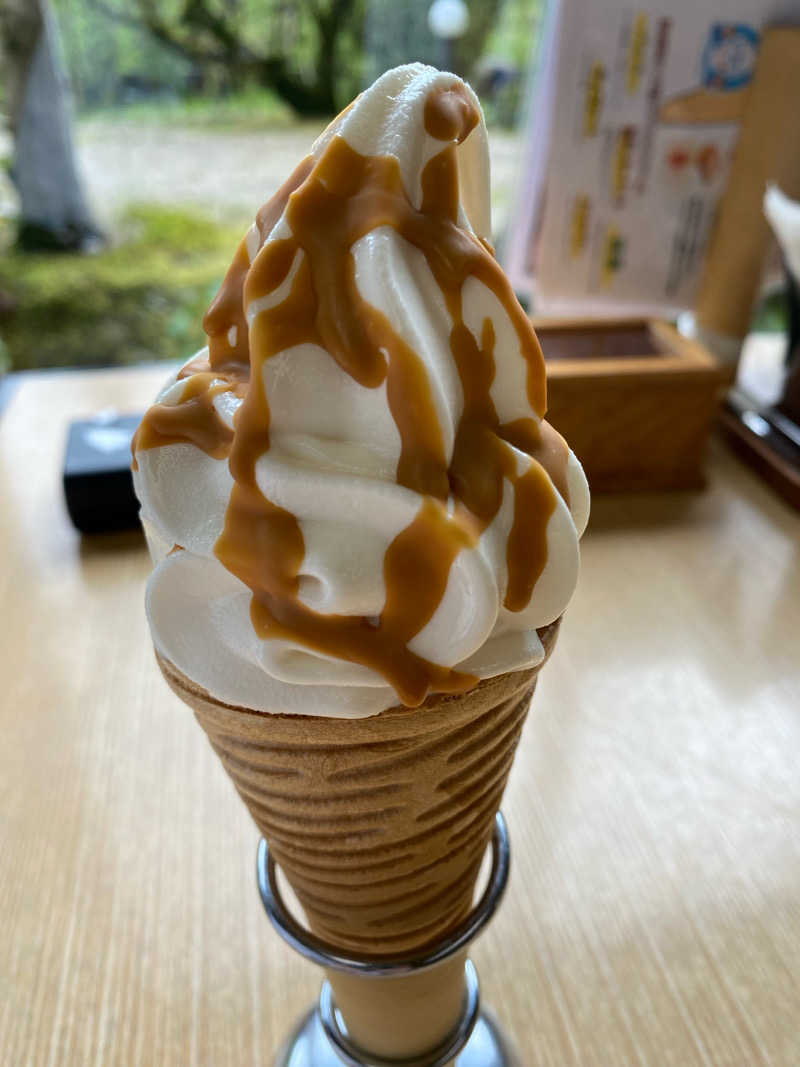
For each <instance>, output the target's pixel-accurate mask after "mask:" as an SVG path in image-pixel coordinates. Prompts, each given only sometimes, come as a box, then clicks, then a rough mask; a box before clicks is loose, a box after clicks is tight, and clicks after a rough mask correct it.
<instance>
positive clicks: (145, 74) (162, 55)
mask: <svg viewBox="0 0 800 1067" xmlns="http://www.w3.org/2000/svg"><path fill="white" fill-rule="evenodd" d="M53 4H54V8H55V11H56V14H57V17H58V22H59V28H60V30H61V42H62V47H63V49H64V55H65V59H66V63H67V69H68V71H69V75H70V82H71V85H72V92H73V95H74V97H75V103H76V106H77V108H78V110H79V111H81V110H84V109H87V108H98V107H108V106H110V105H112V104H119V103H121V102H123V93H124V87H125V81H126V79H132V80H139V79H146V80H147V82H148V83H150V84H151V85H152V86H153V87H158V88H160V90H161V91H162V93H166V94H172V95H173V96H175V95H177V94H182V93H183V92H184V91H185V87H186V83H187V78H188V76H189V73H190V70H191V64H190V63H189V62H188V60H186V59H184V58H182V57H181V56H178V55H176V54H175V53H174V52H172V51H171V50H170V49H168V48H165V47H164V45H162V44H160V43H159V42H158V41H157V40H155V39H154V38H153V37H152V36H150V35H149V34H148V33H147V32H146V31H144V30H140V29H135V28H134V27H131V26H126V25H122V24H120V23H117V22H113V21H111V20H110V19H108V18H106V17H104V16H103V15H102V14H100V13H98V12H97V11H96V10H94V9H93V8H92V7H91V5H90V3H89V2H88V0H53Z"/></svg>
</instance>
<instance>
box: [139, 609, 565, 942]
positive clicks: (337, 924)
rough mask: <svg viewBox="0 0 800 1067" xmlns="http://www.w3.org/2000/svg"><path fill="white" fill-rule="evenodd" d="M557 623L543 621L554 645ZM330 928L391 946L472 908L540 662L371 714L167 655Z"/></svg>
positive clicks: (428, 935)
mask: <svg viewBox="0 0 800 1067" xmlns="http://www.w3.org/2000/svg"><path fill="white" fill-rule="evenodd" d="M557 631H558V622H556V623H553V624H552V625H551V626H549V627H547V628H546V629H543V630H542V631H540V636H541V639H542V642H543V644H544V647H545V653H546V655H547V654H549V652H550V650H551V649H552V646H553V644H554V643H555V638H556V635H557ZM159 664H160V667H161V670H162V672H163V673H164V676H165V678H166V680H167V682H168V683H169V685H170V686H171V687H172V689H173V690H174V691H175V692H176V693H177V695H178V696H179V697H180V698H181V699H182V700H183V701H184V702H185V703H186V704H188V705H189V706H190V707H191V708H192V709H193V710H194V712H195V715H196V717H197V719H198V721H199V722H200V724H201V725H202V727H203V729H204V730H205V731H206V733H207V734H208V737H209V740H210V741H211V744H212V745H213V747H214V749H215V751H216V752H217V754H218V755H219V757H220V759H221V760H222V763H223V765H224V767H225V769H226V771H227V772H228V774H229V775H230V776H231V778H232V779H233V782H234V784H235V786H236V788H237V790H238V792H239V794H240V795H241V797H242V799H243V800H244V802H245V804H246V805H247V807H248V809H249V810H250V813H251V815H252V816H253V819H254V820H255V822H256V825H257V826H258V828H259V830H260V831H261V832H262V834H263V835H264V836H265V837H266V838H267V840H268V841H269V844H270V848H271V850H272V852H273V854H274V856H275V858H276V860H277V861H278V863H279V864H280V866H281V868H282V869H283V871H284V873H285V874H286V876H287V878H288V879H289V882H290V883H291V885H292V888H293V889H294V891H295V893H296V894H297V897H298V899H299V901H300V903H301V904H302V906H303V908H304V910H305V912H306V915H307V917H308V921H309V924H310V926H311V928H312V930H313V931H314V933H316V934H317V935H318V936H320V937H323V938H325V939H326V940H328V941H331V942H333V943H334V944H336V945H337V946H338V947H340V948H342V949H347V950H351V951H355V952H359V953H366V954H370V955H376V954H377V955H380V954H384V955H385V954H393V953H397V952H401V951H405V950H407V949H412V948H414V949H416V948H419V947H423V946H424V945H426V944H429V943H431V942H433V941H435V940H436V939H438V938H439V937H441V935H442V934H443V933H445V932H446V931H447V930H448V929H449V928H451V927H452V926H454V925H455V924H456V923H457V922H458V921H459V920H460V919H462V918H463V917H464V915H465V914H466V913H467V912H468V911H469V908H470V905H471V902H472V896H473V890H474V885H475V880H476V878H477V874H478V869H479V867H480V864H481V859H482V857H483V853H484V851H485V848H486V845H487V843H488V841H489V838H490V836H491V830H492V823H493V820H494V816H495V813H496V812H497V810H498V807H499V805H500V800H501V798H502V795H503V790H504V788H505V785H506V781H507V778H508V773H509V771H510V769H511V763H512V760H513V757H514V751H515V748H516V744H517V740H518V739H519V735H520V731H521V729H522V725H523V722H524V720H525V716H526V714H527V710H528V704H529V701H530V698H531V694H532V692H533V689H534V686H535V684H536V679H537V675H538V671H539V670H540V667H536V668H534V669H530V670H524V671H513V672H510V673H507V674H502V675H498V676H497V677H493V678H487V679H485V680H483V681H481V682H480V683H479V684H478V685H477V686H476V687H475V688H474V689H473V690H471V691H470V692H468V693H465V694H462V695H457V696H449V695H433V696H430V697H429V698H428V699H427V700H426V701H425V702H424V703H423V704H422V705H421V706H420V707H418V708H405V707H395V708H390V709H388V710H387V711H384V712H382V713H380V714H379V715H373V716H370V717H367V718H361V719H352V718H350V719H339V718H324V717H319V716H304V715H270V714H262V713H258V712H252V711H248V710H246V709H243V708H234V707H229V706H226V705H224V704H221V703H219V702H218V701H216V700H215V699H214V698H213V697H212V696H211V695H210V694H209V693H207V692H205V691H204V690H202V689H200V688H199V687H198V686H196V685H194V684H193V683H192V681H191V680H190V679H188V678H186V677H185V676H184V675H182V674H181V673H180V671H178V670H177V668H175V667H174V666H173V665H172V664H171V663H169V662H167V661H166V660H164V659H162V658H161V657H159Z"/></svg>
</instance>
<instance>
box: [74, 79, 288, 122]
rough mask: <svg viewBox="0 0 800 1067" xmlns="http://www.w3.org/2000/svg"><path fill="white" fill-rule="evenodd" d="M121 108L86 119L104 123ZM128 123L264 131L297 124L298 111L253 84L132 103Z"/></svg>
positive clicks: (95, 111) (126, 116) (127, 112)
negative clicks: (211, 93) (226, 90)
mask: <svg viewBox="0 0 800 1067" xmlns="http://www.w3.org/2000/svg"><path fill="white" fill-rule="evenodd" d="M119 114H120V112H119V109H118V108H98V109H93V110H92V111H90V112H87V113H86V117H85V120H82V121H87V122H94V120H95V119H99V120H101V121H103V122H105V121H108V120H113V119H114V118H115V117H117V116H119ZM124 119H125V122H141V123H146V124H148V125H150V124H163V125H165V126H182V127H191V128H194V129H214V130H231V131H235V130H239V131H245V130H263V129H287V128H289V127H292V126H297V123H298V119H297V116H296V115H295V114H294V112H293V111H292V110H291V109H290V108H289V107H288V106H287V105H286V104H284V103H283V101H282V100H279V99H278V97H277V96H275V94H274V93H272V92H270V91H269V90H268V89H260V88H258V87H257V86H250V87H248V88H246V89H242V90H240V91H238V92H233V93H226V94H225V95H224V96H208V95H202V96H184V97H171V98H170V99H167V100H164V99H155V100H142V101H139V102H137V103H132V104H128V105H127V106H126V107H125V113H124Z"/></svg>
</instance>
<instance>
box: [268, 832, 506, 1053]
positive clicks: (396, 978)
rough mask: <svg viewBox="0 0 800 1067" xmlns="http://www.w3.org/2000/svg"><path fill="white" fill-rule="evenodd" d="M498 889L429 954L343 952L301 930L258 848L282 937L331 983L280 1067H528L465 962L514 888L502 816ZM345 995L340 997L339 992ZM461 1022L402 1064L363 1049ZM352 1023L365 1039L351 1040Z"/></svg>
mask: <svg viewBox="0 0 800 1067" xmlns="http://www.w3.org/2000/svg"><path fill="white" fill-rule="evenodd" d="M491 849H492V865H491V871H490V873H489V879H488V882H487V885H486V888H485V890H484V891H483V894H482V895H481V898H480V900H479V902H478V903H477V905H476V906H475V907H474V908H473V910H472V911H471V912H470V914H469V915H468V916H467V918H466V919H465V920H464V921H463V922H462V923H461V924H460V925H459V926H458V927H457V928H456V929H455V930H454V931H453V932H452V933H450V934H449V935H448V936H446V937H444V938H442V939H441V940H440V941H439V942H438V943H437V944H436V945H434V946H433V947H432V948H430V949H429V950H427V951H426V952H424V953H420V952H416V953H415V952H408V953H405V954H403V955H400V956H396V957H394V958H370V957H369V956H352V955H349V954H345V953H342V952H340V951H339V950H338V949H337V948H336V947H335V946H333V945H330V944H327V943H326V942H324V941H322V940H320V939H319V938H317V937H314V935H313V934H312V933H311V932H310V931H308V930H306V929H305V928H304V927H302V926H301V925H300V924H299V923H298V922H297V921H296V920H295V919H294V918H293V917H292V915H291V914H290V913H289V911H288V909H287V907H286V905H285V904H284V902H283V899H282V897H281V894H280V890H279V888H278V884H277V878H276V867H275V860H274V857H273V856H272V855H271V854H270V851H269V846H268V844H267V842H266V840H265V839H264V838H262V839H261V842H260V844H259V847H258V864H257V874H258V887H259V891H260V893H261V899H262V901H263V903H264V908H265V910H266V912H267V915H268V916H269V918H270V921H271V922H272V924H273V926H274V927H275V929H276V930H277V931H278V933H279V934H280V935H281V937H282V938H283V939H284V940H285V941H286V942H287V944H289V945H290V946H291V947H292V948H293V949H295V951H297V952H299V953H300V955H301V956H304V957H305V958H306V959H308V960H310V961H311V962H312V963H316V964H318V965H319V966H320V967H322V968H324V970H325V972H326V974H327V975H328V977H327V978H326V979H325V981H324V982H323V985H322V990H321V993H320V997H319V1003H318V1004H317V1005H315V1006H314V1007H312V1008H311V1010H310V1011H309V1012H308V1013H307V1014H306V1015H305V1016H304V1017H303V1018H302V1019H301V1020H300V1022H299V1023H298V1024H297V1026H296V1027H295V1029H294V1031H293V1033H292V1034H291V1036H290V1037H289V1038H288V1039H287V1041H286V1044H285V1045H284V1047H283V1049H282V1050H281V1051H280V1052H279V1054H278V1057H277V1059H276V1060H275V1067H342V1064H346V1065H347V1067H447V1065H453V1067H519V1061H518V1060H517V1059H516V1057H515V1056H514V1054H513V1052H512V1051H511V1049H510V1047H509V1045H508V1043H507V1041H506V1040H505V1038H504V1037H503V1035H502V1033H501V1031H500V1029H499V1028H498V1025H497V1023H496V1022H495V1021H494V1019H493V1018H492V1017H491V1015H488V1014H486V1013H485V1012H483V1011H481V1007H480V993H479V985H478V975H477V972H476V970H475V966H474V964H473V963H472V961H471V960H470V959H467V958H466V952H467V948H468V946H469V945H470V943H471V942H472V941H473V940H474V939H475V938H476V937H477V936H478V934H480V933H481V931H482V930H483V928H484V927H485V926H486V924H487V923H488V922H489V921H490V920H491V918H492V916H493V915H494V913H495V911H496V910H497V908H498V905H499V904H500V901H501V899H502V896H503V893H504V891H505V888H506V884H507V882H508V873H509V865H510V851H509V841H508V832H507V830H506V825H505V821H504V819H503V817H502V815H501V814H500V813H499V812H498V813H497V815H496V816H495V824H494V834H493V837H492V843H491ZM334 984H335V985H336V994H334V992H333V985H334ZM454 1006H456V1007H457V1015H456V1016H455V1022H454V1023H453V1025H452V1027H451V1028H450V1030H449V1031H448V1032H447V1033H446V1035H445V1037H444V1038H443V1039H442V1040H440V1041H439V1042H438V1043H437V1044H436V1045H435V1046H433V1047H432V1048H430V1049H429V1050H428V1051H426V1052H422V1053H420V1054H419V1055H415V1056H410V1057H405V1058H403V1059H398V1058H397V1057H391V1058H387V1057H385V1056H381V1055H379V1054H378V1055H376V1054H375V1053H373V1052H371V1051H370V1049H369V1048H368V1047H367V1045H366V1044H364V1042H365V1040H366V1041H368V1042H370V1044H373V1047H374V1044H375V1043H378V1044H380V1043H381V1042H385V1041H386V1036H387V1033H386V1031H387V1030H388V1031H390V1037H391V1036H392V1034H400V1033H402V1032H403V1031H404V1030H406V1031H407V1028H408V1027H409V1026H410V1027H415V1028H417V1030H419V1028H420V1027H421V1029H422V1030H423V1031H425V1030H426V1029H428V1028H429V1027H430V1026H431V1025H433V1027H434V1028H439V1026H440V1023H441V1017H442V1015H444V1016H448V1015H452V1014H453V1008H454ZM345 1019H349V1020H350V1025H351V1026H353V1027H354V1028H356V1029H357V1031H358V1033H359V1035H360V1042H356V1040H355V1039H354V1036H353V1035H351V1033H350V1031H349V1029H348V1024H347V1022H346V1021H345Z"/></svg>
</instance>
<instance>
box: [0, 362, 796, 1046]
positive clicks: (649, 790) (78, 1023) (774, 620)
mask: <svg viewBox="0 0 800 1067" xmlns="http://www.w3.org/2000/svg"><path fill="white" fill-rule="evenodd" d="M163 375H164V369H163V367H162V368H155V369H153V368H147V369H139V370H134V371H111V372H86V373H73V374H52V375H41V376H32V377H30V378H28V379H25V380H24V381H23V382H22V383H21V384H20V385H19V387H18V388H17V390H16V391H15V393H14V395H13V396H12V398H11V401H10V403H9V404H8V406H7V407H6V410H5V411H4V412H3V414H2V415H0V501H1V503H0V547H1V548H2V552H1V553H0V593H1V594H2V616H1V618H2V634H3V636H2V647H1V648H0V657H1V658H0V665H1V666H0V669H1V670H2V674H1V675H0V677H2V698H0V699H1V701H2V703H1V704H0V1064H2V1065H3V1067H20V1065H28V1064H35V1065H42V1067H86V1065H103V1067H105V1065H111V1064H119V1065H124V1067H136V1065H143V1067H150V1065H154V1067H185V1065H195V1064H197V1065H208V1067H234V1065H235V1067H254V1065H263V1067H269V1065H271V1063H272V1055H273V1053H274V1051H275V1049H276V1046H277V1045H278V1043H279V1041H280V1039H281V1037H282V1036H283V1035H284V1034H285V1033H286V1031H287V1029H288V1028H289V1026H290V1025H291V1024H292V1022H293V1021H294V1019H295V1017H296V1016H297V1015H298V1014H299V1013H300V1012H301V1011H302V1010H303V1009H305V1008H306V1007H307V1006H308V1004H309V1003H310V1001H311V999H312V998H313V997H314V996H315V995H316V992H317V989H318V984H319V976H318V974H317V973H315V969H314V968H313V967H312V966H311V965H310V964H306V963H304V962H303V961H302V960H300V959H299V958H298V957H297V956H295V955H294V953H292V952H291V951H290V950H289V949H288V948H287V947H286V946H284V944H283V943H282V942H281V941H280V940H279V939H278V937H277V936H276V935H275V934H274V933H273V932H272V931H271V929H270V928H269V925H268V923H267V920H266V918H265V916H264V914H263V912H262V910H261V905H260V902H259V899H258V895H257V892H256V888H255V880H254V863H255V848H256V841H257V832H256V830H255V828H254V827H253V825H252V824H251V822H250V819H249V816H248V815H247V812H246V810H245V808H244V806H243V805H242V804H241V802H240V801H239V800H238V798H237V797H236V795H235V793H234V790H233V787H232V785H231V784H230V782H229V781H228V779H227V777H226V776H225V774H224V772H223V769H222V767H221V766H220V765H219V764H218V761H217V759H216V757H215V756H214V755H213V753H212V751H211V749H210V747H209V745H208V742H207V741H206V739H205V736H204V735H203V733H202V731H201V730H200V728H199V727H198V726H197V724H196V723H195V721H194V719H193V717H192V714H191V712H190V711H188V710H187V709H186V708H185V707H184V706H183V705H182V704H180V703H179V701H178V700H177V699H176V698H175V697H174V696H173V695H172V694H171V693H170V692H169V690H168V689H167V687H166V685H165V684H164V682H163V681H162V679H161V676H160V675H159V673H158V671H157V669H156V665H155V663H154V660H153V655H152V651H151V645H150V641H149V637H148V632H147V627H146V624H145V619H144V613H143V606H142V597H143V589H144V582H145V579H146V577H147V574H148V570H149V564H148V558H147V555H146V552H145V548H144V545H143V543H142V541H141V539H140V538H139V537H136V536H131V537H116V538H109V539H106V540H102V539H101V540H92V541H89V540H85V541H83V542H82V541H81V539H80V538H79V537H78V535H77V534H76V533H75V532H74V530H73V529H72V528H71V527H70V525H69V522H68V520H67V516H66V512H65V508H64V504H63V501H62V497H61V487H60V475H61V464H62V457H63V449H64V442H65V433H66V426H67V422H68V420H69V419H71V418H74V417H77V416H80V415H86V414H89V413H92V412H95V411H97V410H98V409H100V408H104V407H108V406H115V407H117V408H119V409H120V410H126V411H136V410H140V409H141V408H142V407H143V406H144V405H145V404H146V402H147V401H148V399H149V398H150V397H151V396H152V394H153V393H154V392H155V389H156V386H157V385H158V383H159V382H160V381H161V379H162V377H163ZM709 469H710V488H709V489H708V491H706V492H704V493H696V494H672V495H669V494H664V495H655V494H654V495H640V496H630V497H615V498H604V499H601V498H598V499H597V500H596V502H595V506H594V515H593V520H592V524H591V527H590V530H589V532H588V534H587V536H586V538H585V540H584V547H583V572H582V576H581V581H580V586H579V590H578V592H577V594H576V596H575V599H574V601H573V604H572V606H571V607H570V610H569V612H568V615H567V618H566V621H565V624H564V627H563V630H562V636H561V638H560V641H559V647H558V648H557V650H556V653H555V655H554V657H553V660H552V662H551V663H550V664H549V665H548V667H547V669H546V670H545V671H544V674H543V678H542V681H541V683H540V687H539V690H538V692H537V694H536V698H535V701H534V713H533V714H532V715H531V717H530V718H529V720H528V723H527V726H526V729H525V734H524V737H523V741H522V744H521V748H520V751H519V754H518V757H517V761H516V764H515V767H514V771H513V774H512V778H511V784H510V787H509V790H508V792H507V795H506V798H505V801H504V805H503V807H504V811H505V813H506V816H507V818H508V823H509V827H510V831H511V838H512V847H513V869H512V880H511V886H510V889H509V892H508V896H507V898H506V900H505V902H504V905H503V907H502V909H501V911H500V914H499V916H498V917H497V918H496V919H495V921H494V922H493V923H492V925H491V926H490V928H489V929H488V931H487V932H486V933H485V934H484V936H483V938H482V939H481V941H480V942H479V943H478V944H477V945H476V946H475V949H474V953H473V955H474V958H475V960H476V962H477V964H478V968H479V971H480V974H481V978H482V984H483V991H484V994H485V997H486V999H487V1001H489V1002H490V1003H491V1004H492V1005H493V1007H494V1009H495V1011H496V1013H497V1015H499V1017H500V1019H501V1020H502V1022H503V1023H505V1024H506V1025H507V1026H508V1027H509V1028H510V1029H511V1030H512V1032H513V1034H514V1035H515V1038H516V1042H517V1044H518V1046H519V1049H520V1052H521V1056H522V1062H523V1064H524V1067H532V1065H538V1064H548V1065H554V1067H555V1065H558V1067H560V1065H570V1064H597V1065H602V1067H608V1065H610V1067H615V1065H618V1064H619V1065H626V1064H651V1065H658V1067H662V1065H663V1067H667V1065H676V1067H691V1065H694V1064H698V1065H700V1064H704V1065H709V1064H713V1065H723V1064H724V1065H728V1064H730V1065H736V1067H739V1065H741V1067H751V1065H759V1064H772V1065H775V1067H779V1065H782V1067H790V1065H795V1064H799V1063H800V987H799V985H798V982H799V978H798V975H799V974H800V825H799V824H798V818H800V760H799V758H798V757H799V756H800V682H799V681H798V677H799V673H800V595H799V594H800V521H799V520H798V517H797V516H796V515H794V514H793V513H791V512H790V511H789V510H788V508H787V507H786V506H785V505H783V504H782V503H781V502H780V501H779V500H778V499H777V498H776V497H775V496H773V495H772V493H771V492H769V491H768V490H767V489H765V488H764V487H762V486H761V485H760V484H759V483H758V482H757V481H756V480H755V478H754V477H753V476H752V475H751V474H750V473H749V472H748V471H747V470H745V469H744V468H742V467H740V466H739V465H738V464H737V463H736V462H735V461H734V460H733V459H731V458H730V457H729V456H728V455H727V454H726V453H725V451H724V450H723V449H722V447H721V446H719V445H716V446H715V447H714V448H713V449H712V456H711V461H710V465H709Z"/></svg>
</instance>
